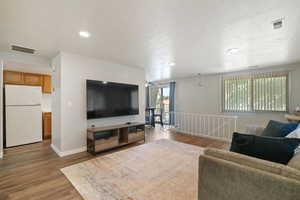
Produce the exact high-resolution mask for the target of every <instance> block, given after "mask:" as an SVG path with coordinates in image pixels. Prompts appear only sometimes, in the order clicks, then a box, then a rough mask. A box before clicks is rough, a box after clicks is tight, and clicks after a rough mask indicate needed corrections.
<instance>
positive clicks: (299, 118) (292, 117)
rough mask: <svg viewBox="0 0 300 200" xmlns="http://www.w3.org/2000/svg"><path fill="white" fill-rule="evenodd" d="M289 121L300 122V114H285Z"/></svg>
mask: <svg viewBox="0 0 300 200" xmlns="http://www.w3.org/2000/svg"><path fill="white" fill-rule="evenodd" d="M284 117H285V118H286V119H287V120H288V121H289V122H296V123H300V116H297V115H285V116H284Z"/></svg>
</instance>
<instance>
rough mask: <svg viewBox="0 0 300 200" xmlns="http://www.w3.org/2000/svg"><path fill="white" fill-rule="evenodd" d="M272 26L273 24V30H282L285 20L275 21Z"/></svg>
mask: <svg viewBox="0 0 300 200" xmlns="http://www.w3.org/2000/svg"><path fill="white" fill-rule="evenodd" d="M272 24H273V29H275V30H276V29H280V28H282V26H283V18H281V19H278V20H275V21H273V22H272Z"/></svg>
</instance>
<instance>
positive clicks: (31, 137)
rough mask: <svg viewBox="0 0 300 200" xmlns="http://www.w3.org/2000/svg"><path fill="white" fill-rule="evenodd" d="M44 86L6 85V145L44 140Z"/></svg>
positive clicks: (11, 145)
mask: <svg viewBox="0 0 300 200" xmlns="http://www.w3.org/2000/svg"><path fill="white" fill-rule="evenodd" d="M41 101H42V88H41V87H35V86H20V85H6V86H5V122H6V124H5V126H6V131H5V138H6V147H13V146H19V145H24V144H30V143H35V142H40V141H42V108H41Z"/></svg>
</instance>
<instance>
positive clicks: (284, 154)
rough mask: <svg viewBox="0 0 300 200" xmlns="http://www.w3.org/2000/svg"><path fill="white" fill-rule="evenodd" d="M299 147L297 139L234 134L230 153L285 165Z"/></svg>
mask: <svg viewBox="0 0 300 200" xmlns="http://www.w3.org/2000/svg"><path fill="white" fill-rule="evenodd" d="M299 145H300V139H298V138H285V137H263V136H255V135H248V134H240V133H234V134H233V138H232V143H231V147H230V151H232V152H236V153H241V154H245V155H248V156H252V157H256V158H260V159H263V160H269V161H272V162H277V163H281V164H287V163H288V162H289V160H290V159H291V158H292V157H293V155H294V150H295V149H296V148H297V147H298V146H299Z"/></svg>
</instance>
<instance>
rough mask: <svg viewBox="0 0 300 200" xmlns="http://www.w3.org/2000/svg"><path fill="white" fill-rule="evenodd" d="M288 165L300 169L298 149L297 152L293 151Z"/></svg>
mask: <svg viewBox="0 0 300 200" xmlns="http://www.w3.org/2000/svg"><path fill="white" fill-rule="evenodd" d="M288 166H289V167H292V168H294V169H297V170H299V171H300V152H299V151H298V152H297V153H295V155H294V156H293V157H292V159H291V160H290V161H289V163H288Z"/></svg>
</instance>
